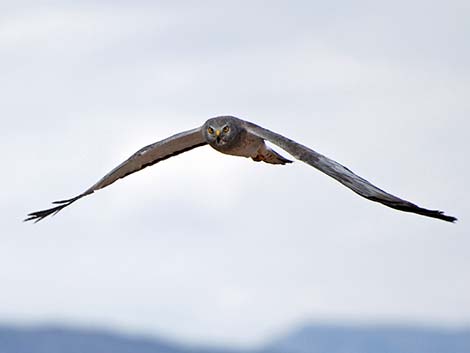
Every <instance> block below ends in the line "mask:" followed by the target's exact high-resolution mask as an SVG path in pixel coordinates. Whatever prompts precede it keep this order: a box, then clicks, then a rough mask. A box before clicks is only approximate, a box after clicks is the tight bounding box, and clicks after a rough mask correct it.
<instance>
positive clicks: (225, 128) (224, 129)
mask: <svg viewBox="0 0 470 353" xmlns="http://www.w3.org/2000/svg"><path fill="white" fill-rule="evenodd" d="M222 131H223V132H225V133H227V132H229V131H230V128H229V127H228V126H224V128H223V129H222Z"/></svg>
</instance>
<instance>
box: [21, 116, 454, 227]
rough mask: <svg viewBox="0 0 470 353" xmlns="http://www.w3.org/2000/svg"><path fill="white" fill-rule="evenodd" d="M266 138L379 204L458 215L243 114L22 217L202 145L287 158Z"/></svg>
mask: <svg viewBox="0 0 470 353" xmlns="http://www.w3.org/2000/svg"><path fill="white" fill-rule="evenodd" d="M266 140H267V141H269V142H271V143H273V144H275V145H277V146H278V147H280V148H282V149H284V150H285V151H286V152H288V153H289V154H290V155H292V156H293V157H295V158H296V159H298V160H300V161H302V162H304V163H307V164H309V165H311V166H312V167H315V168H317V169H318V170H320V171H322V172H323V173H325V174H327V175H329V176H330V177H332V178H334V179H336V180H337V181H339V182H340V183H341V184H343V185H344V186H346V187H348V188H349V189H351V190H352V191H354V192H355V193H357V194H358V195H360V196H362V197H365V198H367V199H369V200H371V201H375V202H379V203H382V204H384V205H385V206H388V207H391V208H395V209H397V210H401V211H405V212H412V213H417V214H421V215H424V216H428V217H433V218H438V219H442V220H444V221H448V222H454V221H456V220H457V219H456V218H455V217H452V216H447V215H445V214H444V213H443V212H442V211H437V210H428V209H425V208H421V207H419V206H417V205H415V204H413V203H411V202H409V201H406V200H403V199H401V198H398V197H396V196H394V195H392V194H389V193H387V192H385V191H383V190H381V189H379V188H378V187H376V186H374V185H373V184H371V183H369V182H368V181H367V180H365V179H363V178H361V177H360V176H358V175H356V174H354V173H353V172H352V171H351V170H349V169H348V168H346V167H345V166H343V165H341V164H339V163H338V162H335V161H333V160H331V159H329V158H327V157H325V156H323V155H321V154H319V153H317V152H315V151H314V150H312V149H310V148H308V147H306V146H304V145H301V144H300V143H297V142H295V141H293V140H290V139H288V138H286V137H284V136H282V135H280V134H277V133H275V132H272V131H270V130H267V129H264V128H262V127H260V126H258V125H255V124H253V123H250V122H248V121H245V120H242V119H238V118H235V117H232V116H220V117H215V118H212V119H209V120H207V121H206V122H205V123H204V124H203V125H202V126H201V127H198V128H195V129H192V130H188V131H185V132H182V133H179V134H176V135H173V136H171V137H169V138H166V139H164V140H162V141H159V142H156V143H154V144H151V145H149V146H146V147H144V148H142V149H140V150H139V151H137V152H136V153H134V154H133V155H132V156H131V157H129V158H128V159H127V160H126V161H124V162H123V163H121V164H120V165H118V166H117V167H116V168H114V169H113V170H111V171H110V172H109V173H108V174H106V175H105V176H104V177H103V178H101V179H100V180H99V181H98V182H97V183H95V184H94V185H92V186H91V187H90V188H88V189H87V190H85V191H84V192H83V193H81V194H79V195H77V196H75V197H73V198H71V199H68V200H63V201H56V202H54V203H55V204H57V205H58V206H55V207H52V208H50V209H46V210H43V211H37V212H33V213H30V214H29V215H28V218H26V219H25V221H31V220H34V221H36V222H37V221H40V220H42V219H44V218H45V217H47V216H49V215H52V214H55V213H57V212H59V211H60V210H62V209H63V208H64V207H66V206H68V205H70V204H72V203H73V202H75V201H77V200H78V199H80V198H82V197H84V196H87V195H90V194H92V193H93V192H95V191H97V190H99V189H102V188H104V187H106V186H108V185H110V184H112V183H114V182H115V181H116V180H118V179H120V178H124V177H126V176H127V175H129V174H132V173H135V172H137V171H139V170H142V169H143V168H145V167H147V166H150V165H153V164H155V163H158V162H160V161H162V160H165V159H167V158H170V157H173V156H175V155H178V154H180V153H183V152H186V151H189V150H191V149H193V148H196V147H200V146H204V145H207V144H208V145H210V146H211V147H212V148H214V149H215V150H217V151H219V152H221V153H224V154H228V155H233V156H242V157H248V158H251V159H253V160H254V161H263V162H266V163H270V164H281V165H283V164H287V163H291V162H292V161H291V160H289V159H287V158H285V157H283V156H281V155H280V154H279V153H277V152H276V151H274V150H272V149H271V148H270V147H269V146H267V145H266V143H265V141H266Z"/></svg>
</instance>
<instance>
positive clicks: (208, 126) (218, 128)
mask: <svg viewBox="0 0 470 353" xmlns="http://www.w3.org/2000/svg"><path fill="white" fill-rule="evenodd" d="M203 130H204V131H203V133H204V137H205V139H206V141H207V143H209V144H210V145H211V146H213V147H219V148H223V147H229V146H230V145H231V144H232V143H234V142H236V141H237V139H238V138H239V136H240V133H241V132H242V130H243V128H242V127H241V125H240V123H239V121H238V119H237V118H234V117H233V116H218V117H216V118H212V119H209V120H207V121H206V122H205V123H204V125H203Z"/></svg>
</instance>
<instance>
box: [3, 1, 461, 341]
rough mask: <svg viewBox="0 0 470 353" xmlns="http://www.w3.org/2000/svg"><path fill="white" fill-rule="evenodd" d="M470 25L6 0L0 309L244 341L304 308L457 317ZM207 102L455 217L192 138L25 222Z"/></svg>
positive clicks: (384, 8) (384, 4)
mask: <svg viewBox="0 0 470 353" xmlns="http://www.w3.org/2000/svg"><path fill="white" fill-rule="evenodd" d="M469 16H470V3H469V2H468V1H466V0H462V1H459V0H448V1H429V0H427V1H424V0H423V1H421V0H414V1H404V0H397V1H394V2H389V1H365V0H359V1H354V2H350V1H330V2H324V1H300V0H299V1H270V2H266V1H236V2H235V1H225V2H220V1H198V2H192V1H171V2H170V1H144V0H141V1H132V2H131V1H91V0H90V1H80V2H77V1H67V0H62V1H2V2H1V3H0V77H1V80H0V97H1V98H0V101H1V104H0V119H1V126H2V134H1V137H2V138H1V139H0V146H1V149H2V150H3V151H4V153H3V156H2V173H1V174H0V181H1V185H2V192H1V193H2V197H1V198H0V212H1V214H2V216H1V218H0V229H1V235H0V244H1V245H0V287H1V290H0V322H7V323H18V324H39V323H51V322H53V323H56V322H59V323H66V324H70V325H82V326H99V327H102V326H104V327H109V328H113V329H117V330H122V331H125V332H138V333H147V334H151V335H158V336H162V337H170V338H172V339H175V340H182V341H185V342H197V343H213V344H234V345H240V346H251V345H257V344H261V343H262V342H265V341H267V340H268V339H270V338H272V337H277V335H279V334H281V333H283V332H285V331H286V330H288V329H290V328H291V327H293V326H295V325H299V324H301V323H303V322H309V321H313V322H352V323H375V322H399V323H410V324H413V323H419V324H423V325H430V326H433V325H444V326H454V327H455V326H463V325H469V324H470V279H469V278H470V277H469V272H470V256H469V248H470V237H469V235H470V227H469V225H468V219H467V216H468V215H469V212H470V207H469V206H468V198H469V196H470V195H469V188H468V180H470V167H469V165H468V151H469V144H468V141H469V131H470V122H469V119H468V117H469V114H470V99H469V95H468V94H469V92H470V66H469V65H468V63H469V62H470V45H469V42H468V38H469V36H470V22H469V21H468V18H469ZM218 115H234V116H237V117H240V118H243V119H246V120H249V121H252V122H255V123H257V124H259V125H262V126H264V127H266V128H268V129H271V130H273V131H276V132H278V133H281V134H283V135H285V136H287V137H289V138H292V139H295V140H297V141H299V142H301V143H303V144H305V145H307V146H309V147H311V148H313V149H315V150H316V151H318V152H320V153H322V154H324V155H326V156H329V157H330V158H333V159H335V160H337V161H338V162H340V163H342V164H344V165H346V166H347V167H349V168H350V169H352V170H353V171H354V172H356V173H357V174H359V175H360V176H362V177H364V178H366V179H367V180H369V181H371V182H373V183H374V184H376V185H377V186H379V187H380V188H382V189H385V190H386V191H388V192H391V193H393V194H395V195H397V196H400V197H402V198H405V199H407V200H410V201H412V202H414V203H417V204H418V205H420V206H423V207H426V208H430V209H440V210H444V211H445V212H446V213H447V214H449V215H453V216H456V217H457V218H459V221H458V222H457V223H456V224H450V223H446V222H443V221H440V220H435V219H431V218H426V217H422V216H418V215H414V214H407V213H402V212H399V211H396V210H393V209H390V208H387V207H384V206H382V205H380V204H377V203H373V202H370V201H367V200H365V199H363V198H361V197H358V196H357V195H356V194H354V193H353V192H351V191H350V190H348V189H346V188H345V187H343V186H342V185H340V184H339V183H337V182H336V181H334V180H333V179H331V178H329V177H327V176H326V175H324V174H322V173H320V172H319V171H317V170H315V169H313V168H311V167H310V166H308V165H306V164H303V163H302V162H296V163H294V164H291V165H287V166H272V165H267V164H264V163H254V162H252V161H250V160H248V159H245V158H241V157H231V156H225V155H222V154H219V153H217V152H216V151H214V150H212V149H211V148H210V147H208V146H205V147H201V148H198V149H196V150H192V151H190V152H187V153H184V154H183V155H180V156H177V157H174V158H171V159H169V160H166V161H164V162H161V163H159V164H157V165H155V166H153V167H152V168H147V169H145V170H144V171H141V172H139V173H136V174H133V175H132V176H129V177H127V178H125V179H123V180H120V181H118V182H116V183H115V184H113V185H111V186H109V187H108V188H106V189H103V190H101V191H99V192H97V193H95V194H93V195H91V196H89V197H86V198H84V199H82V200H80V201H79V202H77V203H75V204H73V205H72V206H70V207H68V208H66V209H64V210H63V211H62V212H61V213H59V214H58V215H56V216H55V217H53V218H49V219H46V220H44V221H43V222H40V223H38V224H30V223H22V219H23V218H24V217H25V215H26V214H27V213H28V212H31V211H35V210H39V209H44V208H47V207H49V205H50V203H49V202H51V201H54V200H58V199H59V200H60V199H64V198H69V197H72V196H75V195H76V194H78V193H80V192H82V191H84V190H85V189H86V188H88V187H89V186H90V185H92V184H94V182H96V181H97V180H98V179H99V178H101V177H102V176H103V175H104V174H106V173H107V172H108V171H109V170H111V169H112V168H113V167H114V166H116V165H117V164H119V163H120V162H122V161H123V160H124V159H126V158H127V157H128V156H130V155H131V154H132V153H134V152H135V151H136V150H138V149H139V148H141V147H143V146H145V145H147V144H150V143H153V142H156V141H159V140H161V139H164V138H166V137H168V136H170V135H172V134H175V133H177V132H180V131H184V130H188V129H191V128H195V127H197V126H200V125H202V124H203V123H204V121H205V120H207V119H208V118H210V117H213V116H218ZM278 151H279V150H278ZM279 152H281V151H279ZM283 154H284V155H285V156H286V157H288V155H287V154H286V153H283Z"/></svg>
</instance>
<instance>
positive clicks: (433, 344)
mask: <svg viewBox="0 0 470 353" xmlns="http://www.w3.org/2000/svg"><path fill="white" fill-rule="evenodd" d="M111 352H112V353H470V330H446V329H424V328H413V327H398V326H379V327H372V326H370V327H354V326H322V325H308V326H304V327H302V328H300V329H298V330H294V331H293V332H292V333H290V334H288V335H286V336H285V337H284V338H281V339H279V340H276V341H274V342H271V343H269V344H267V345H266V346H265V347H262V348H258V349H253V350H245V351H242V350H235V349H229V348H204V347H189V346H186V345H184V344H177V343H171V342H169V341H166V340H163V339H159V338H148V337H138V336H128V335H122V334H114V333H110V332H107V331H100V330H84V329H72V328H60V327H29V328H20V327H13V326H5V325H4V326H0V353H111Z"/></svg>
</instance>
